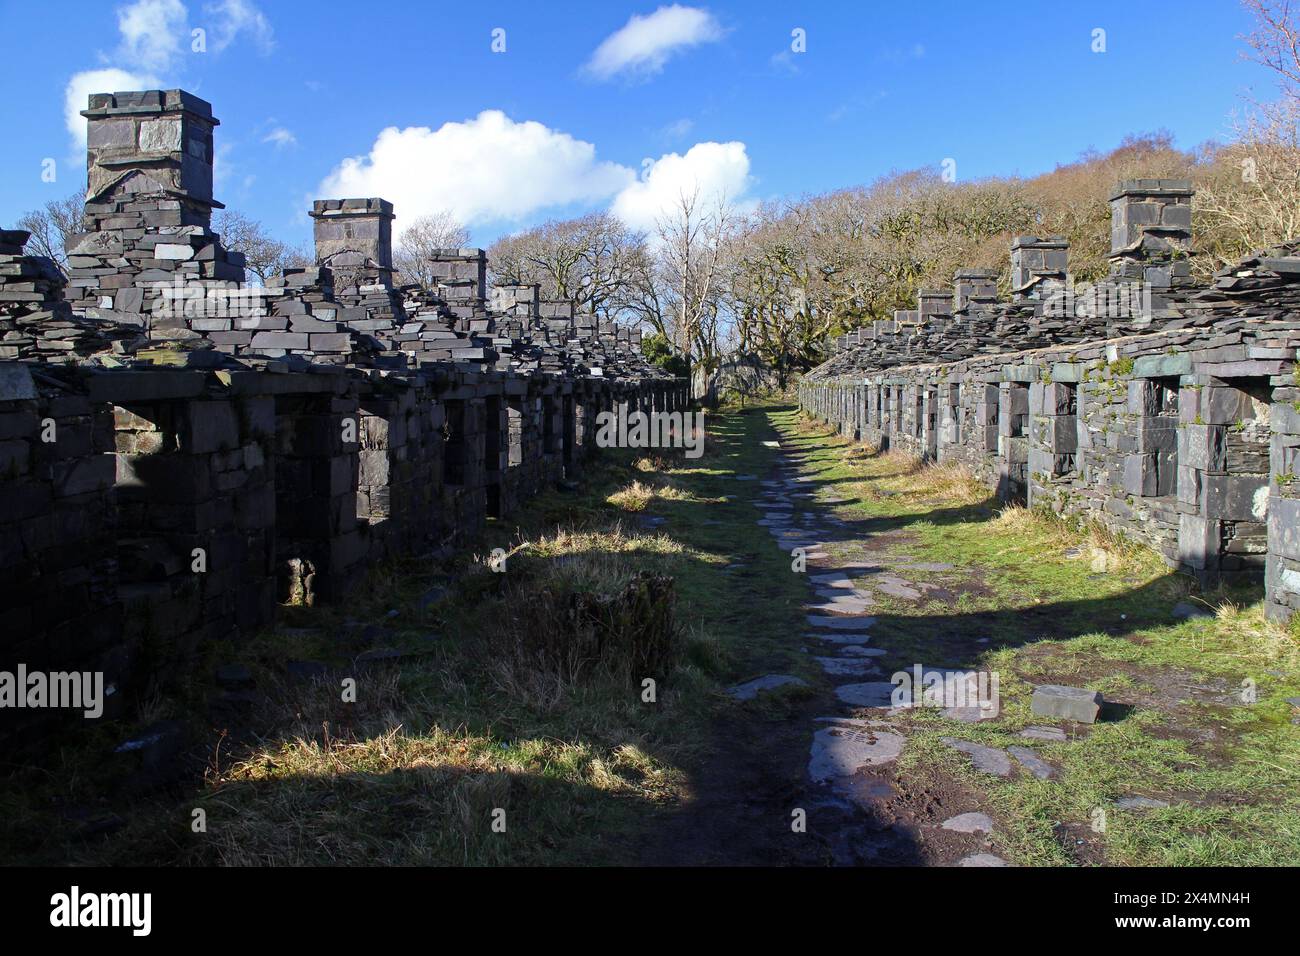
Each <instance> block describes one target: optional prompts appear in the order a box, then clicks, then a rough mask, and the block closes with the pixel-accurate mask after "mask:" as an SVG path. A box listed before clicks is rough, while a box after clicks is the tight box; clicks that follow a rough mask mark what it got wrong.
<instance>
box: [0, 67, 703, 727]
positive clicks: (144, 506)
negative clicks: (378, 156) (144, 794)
mask: <svg viewBox="0 0 1300 956" xmlns="http://www.w3.org/2000/svg"><path fill="white" fill-rule="evenodd" d="M83 115H84V116H85V117H86V118H87V121H88V145H87V157H88V169H89V187H88V192H87V203H86V213H85V222H84V232H83V233H82V234H80V235H78V236H76V237H73V238H72V239H71V240H70V241H69V243H68V249H67V251H68V254H69V266H70V277H69V278H68V280H67V282H66V284H65V282H64V281H63V279H62V277H61V276H60V274H59V272H58V270H57V268H56V267H55V266H54V264H53V263H51V262H49V261H48V260H44V259H41V258H39V257H35V256H27V255H24V253H23V247H24V244H25V242H26V241H27V238H28V236H27V234H26V233H22V232H17V231H4V232H0V501H3V502H4V507H3V508H0V634H2V635H3V638H2V641H3V643H2V644H0V646H2V647H3V653H0V670H9V671H12V670H13V669H14V667H15V666H16V665H17V664H18V663H22V664H24V665H26V667H27V668H28V669H29V670H30V669H42V670H46V671H60V670H63V671H67V670H78V671H87V670H94V671H102V672H104V673H105V683H106V686H108V687H109V688H111V689H112V694H111V695H110V711H111V710H112V706H113V705H112V701H115V700H117V701H120V700H121V699H122V698H123V697H124V696H125V692H126V691H127V690H128V689H130V688H132V687H139V686H142V685H143V684H144V683H145V682H147V681H149V680H153V679H158V678H163V679H165V678H166V677H168V676H169V675H176V674H183V673H184V672H185V670H186V668H187V667H188V666H190V665H191V664H192V662H193V660H194V654H195V652H196V651H197V650H198V649H199V648H200V647H202V646H204V645H205V644H208V643H210V642H213V641H219V640H225V639H230V638H239V637H247V636H250V635H252V634H253V633H255V632H256V631H258V630H259V629H262V628H265V627H267V626H269V625H270V624H272V623H273V620H274V616H275V611H276V607H277V605H278V604H280V603H283V602H295V603H301V604H308V605H311V604H316V603H318V602H322V601H324V602H328V601H335V600H337V599H338V598H339V597H340V596H341V595H344V594H346V593H347V592H348V590H349V589H350V588H353V587H355V586H357V584H358V583H359V582H360V581H361V579H362V573H363V571H364V570H365V569H366V568H367V567H368V566H369V565H371V564H373V563H374V562H376V561H378V560H381V559H383V558H385V557H388V556H391V555H398V554H430V553H440V552H444V551H445V549H447V548H448V547H449V546H452V545H454V544H456V543H458V542H461V541H463V540H465V539H466V537H467V536H469V535H472V534H473V533H474V532H475V531H476V529H478V528H479V527H481V526H482V524H483V522H484V521H485V520H486V519H488V518H499V517H503V516H505V515H507V514H509V513H510V512H511V511H512V510H513V509H515V508H518V507H519V506H520V504H521V503H523V502H524V501H526V500H527V499H528V498H529V497H530V496H531V495H534V494H536V493H537V492H539V491H541V490H542V489H544V488H545V487H547V486H550V485H554V484H555V483H556V482H559V481H564V480H571V479H573V478H574V477H576V476H578V475H580V474H581V469H582V463H583V459H584V458H585V457H587V456H588V455H590V454H591V453H592V452H593V451H594V448H595V428H594V417H595V415H597V414H598V413H599V412H601V411H613V410H616V409H619V408H625V409H628V410H638V409H639V410H643V411H647V412H652V411H671V410H680V409H684V408H685V405H686V402H687V399H688V396H687V383H686V382H685V380H679V379H674V378H672V377H670V376H668V375H667V374H666V373H663V372H662V371H661V370H659V369H657V368H655V367H653V366H650V365H649V364H648V363H646V362H645V360H644V359H643V358H642V356H641V349H640V338H639V334H638V333H635V332H630V331H629V330H627V329H624V328H621V327H618V328H616V327H614V326H613V325H612V324H606V323H601V322H598V321H597V320H596V319H595V318H594V317H592V316H587V315H581V314H576V313H575V311H574V308H573V305H572V303H545V302H540V301H539V300H538V297H537V290H536V288H532V289H531V290H529V289H528V288H518V287H515V288H507V289H502V290H494V291H493V292H492V294H491V296H490V297H489V295H488V292H487V289H486V266H487V260H486V257H485V255H484V253H483V252H482V250H478V249H454V250H439V251H438V253H437V254H436V259H435V262H434V269H435V273H436V275H437V277H438V279H437V285H436V287H434V288H424V287H421V286H418V285H397V284H395V283H396V282H397V279H396V278H395V273H394V271H393V263H392V240H391V235H392V232H391V230H392V220H393V217H394V210H393V207H392V204H390V203H388V202H386V201H384V200H383V199H379V198H374V197H370V198H359V199H353V198H344V199H327V200H320V201H317V202H316V203H314V204H313V207H312V210H311V213H310V214H311V216H312V218H313V221H314V231H315V240H316V260H317V261H316V263H315V265H313V266H312V267H309V268H300V269H289V270H286V272H285V273H284V274H283V275H279V276H275V277H273V278H271V279H270V280H269V281H268V282H267V283H266V284H265V286H264V287H260V286H249V285H248V283H247V282H246V275H245V272H244V263H243V259H242V256H241V255H239V254H238V253H235V252H232V251H229V250H227V249H225V247H224V246H223V245H222V242H221V237H220V236H219V235H217V234H216V233H214V232H213V231H212V230H211V213H212V210H213V209H214V208H220V204H219V203H218V202H216V201H215V199H214V198H213V195H212V158H213V130H214V128H215V127H216V126H217V125H218V122H217V120H216V119H215V118H214V117H213V115H212V109H211V107H210V105H209V104H207V103H206V102H204V101H203V100H200V99H199V98H197V97H195V96H193V95H191V94H189V93H186V92H183V91H180V90H167V91H158V90H153V91H144V92H131V93H112V94H95V95H92V96H91V97H90V103H89V108H88V109H87V110H86V111H85V112H84V113H83ZM15 713H18V714H22V715H23V719H24V720H32V719H35V718H40V717H41V716H42V715H43V714H45V713H47V712H40V711H7V712H6V718H5V720H6V723H5V725H4V726H2V727H0V738H3V737H5V736H6V735H8V734H11V733H12V732H13V731H14V730H15V729H16V728H15V725H14V724H13V715H14V714H15ZM24 729H26V730H32V729H33V727H32V726H29V725H24ZM29 737H30V735H29Z"/></svg>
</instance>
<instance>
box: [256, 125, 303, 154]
mask: <svg viewBox="0 0 1300 956" xmlns="http://www.w3.org/2000/svg"><path fill="white" fill-rule="evenodd" d="M262 142H264V143H273V144H274V145H275V148H276V149H284V148H285V147H287V146H297V145H298V137H297V136H294V135H293V132H292V131H291V130H287V129H285V128H284V127H283V126H277V127H276V128H275V129H273V130H271V132H269V133H267V134H266V135H265V136H263V137H262Z"/></svg>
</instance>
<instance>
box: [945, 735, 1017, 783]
mask: <svg viewBox="0 0 1300 956" xmlns="http://www.w3.org/2000/svg"><path fill="white" fill-rule="evenodd" d="M940 739H941V740H942V741H943V742H944V743H946V744H947V745H948V746H949V747H952V748H953V749H954V750H960V751H961V752H962V753H964V754H966V755H967V756H969V757H970V760H971V765H972V766H974V768H975V769H976V770H979V771H981V772H983V773H991V774H993V775H994V776H997V777H1009V776H1010V775H1011V758H1010V757H1008V756H1007V754H1006V751H1003V750H999V749H998V748H996V747H988V746H985V745H984V744H977V743H975V742H974V741H973V740H957V739H955V738H953V737H941V738H940Z"/></svg>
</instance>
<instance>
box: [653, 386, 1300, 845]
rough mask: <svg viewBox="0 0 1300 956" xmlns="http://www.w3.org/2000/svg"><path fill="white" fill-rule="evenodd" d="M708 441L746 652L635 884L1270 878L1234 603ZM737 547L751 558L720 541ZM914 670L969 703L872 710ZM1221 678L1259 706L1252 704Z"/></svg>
mask: <svg viewBox="0 0 1300 956" xmlns="http://www.w3.org/2000/svg"><path fill="white" fill-rule="evenodd" d="M736 422H747V424H745V425H744V426H743V427H735V423H736ZM715 425H716V426H717V428H718V431H719V434H717V435H715V434H714V433H713V431H712V430H711V433H710V441H711V442H716V444H715V447H714V450H713V454H714V455H716V456H717V459H716V460H717V461H718V462H719V465H720V466H722V467H723V468H725V464H724V463H725V462H727V461H731V462H733V466H734V467H735V469H736V470H735V471H727V470H724V471H722V472H721V473H720V474H718V479H719V480H720V481H721V482H722V486H723V487H725V489H726V491H727V494H726V495H725V496H723V498H722V499H721V500H722V501H724V502H725V503H723V504H722V507H721V508H720V509H718V511H715V512H714V517H716V518H723V519H724V521H725V523H726V524H728V525H730V526H731V527H733V528H735V532H734V538H733V542H732V546H731V548H730V549H729V550H730V551H731V552H732V554H733V558H732V560H733V564H731V565H729V566H728V567H727V574H728V575H730V576H731V579H732V582H733V583H732V584H731V585H730V586H728V587H727V588H726V589H725V591H724V592H723V593H720V594H718V595H717V596H716V602H717V604H718V605H720V606H725V607H726V608H727V610H726V611H724V612H722V614H723V615H724V618H729V619H735V620H740V621H741V622H742V627H743V626H744V624H743V622H744V621H746V620H747V621H748V622H749V626H750V628H751V634H752V637H750V638H748V639H745V638H742V639H741V640H740V642H739V646H738V648H737V650H736V654H735V660H734V662H733V666H731V667H730V668H729V670H730V672H731V674H732V675H733V677H734V680H733V682H732V683H731V684H730V685H729V686H728V687H727V688H726V694H727V695H729V697H730V698H731V704H730V706H729V707H724V708H722V709H721V711H720V713H719V715H718V716H716V717H715V719H714V721H713V724H712V729H711V732H710V734H709V737H710V739H709V741H708V746H707V751H708V756H707V757H706V758H705V759H704V760H702V761H700V762H698V764H697V765H696V766H694V767H692V769H691V776H690V788H689V790H690V793H689V796H688V798H687V799H686V800H685V801H684V803H683V804H682V805H681V806H679V807H678V808H676V809H675V810H674V811H672V812H670V813H668V814H667V819H666V820H665V821H664V822H663V823H662V825H661V826H659V827H657V829H656V834H655V838H654V839H653V840H652V842H651V845H650V846H649V847H648V849H646V850H645V851H643V852H642V854H641V859H642V860H643V861H644V862H649V863H672V864H754V863H765V864H769V865H770V864H782V863H786V864H821V865H841V866H872V865H921V866H963V867H981V866H1008V865H1044V864H1046V865H1063V864H1064V865H1071V864H1073V865H1107V864H1117V863H1118V864H1123V863H1128V862H1130V861H1137V862H1147V863H1150V862H1172V863H1174V864H1175V865H1189V864H1195V863H1201V864H1204V863H1209V862H1210V861H1226V860H1231V859H1244V858H1258V859H1261V860H1263V859H1286V858H1288V856H1289V854H1291V853H1292V849H1291V847H1290V843H1291V838H1290V837H1288V836H1286V835H1285V833H1283V832H1282V831H1280V830H1277V829H1275V827H1276V826H1278V825H1280V824H1281V821H1283V820H1284V819H1285V818H1286V817H1287V816H1288V815H1289V814H1290V813H1291V812H1292V811H1291V810H1290V809H1289V808H1290V805H1291V804H1292V803H1293V802H1294V797H1293V796H1291V795H1288V793H1289V788H1290V783H1289V781H1290V780H1291V779H1292V777H1291V775H1290V773H1289V772H1287V771H1286V770H1285V769H1284V767H1285V764H1284V763H1283V762H1282V761H1285V760H1286V759H1288V758H1287V757H1286V754H1287V753H1288V752H1290V751H1291V749H1292V747H1293V746H1294V733H1293V730H1294V728H1293V726H1292V715H1291V714H1290V712H1289V707H1288V706H1287V705H1286V702H1285V700H1284V699H1283V697H1284V696H1285V694H1286V693H1288V690H1287V688H1288V687H1290V686H1292V684H1293V682H1294V680H1295V667H1294V664H1295V662H1294V656H1295V653H1294V649H1293V644H1292V642H1291V641H1290V640H1288V639H1287V638H1286V637H1285V636H1284V635H1283V636H1279V634H1278V633H1275V632H1273V631H1270V630H1269V628H1268V625H1266V624H1265V623H1264V622H1263V620H1262V616H1261V614H1262V612H1261V611H1260V608H1259V605H1258V602H1257V595H1256V596H1254V598H1253V601H1254V602H1253V603H1252V595H1251V594H1247V593H1242V594H1236V593H1235V592H1234V593H1231V594H1228V593H1223V592H1219V593H1211V594H1202V593H1200V592H1198V591H1197V590H1196V589H1195V586H1194V584H1192V583H1191V582H1190V581H1189V580H1188V579H1187V578H1186V577H1185V576H1181V575H1176V574H1171V573H1169V571H1168V569H1167V568H1165V567H1164V566H1163V565H1162V564H1161V562H1160V561H1159V559H1158V557H1156V556H1155V555H1154V554H1152V553H1151V552H1148V551H1146V550H1145V549H1141V548H1138V547H1135V546H1132V545H1128V544H1126V543H1124V542H1123V541H1120V540H1117V539H1114V538H1110V537H1107V536H1105V535H1104V534H1103V533H1100V532H1098V531H1097V530H1095V529H1092V530H1089V529H1087V528H1076V527H1072V526H1069V525H1066V524H1063V523H1061V522H1059V521H1058V520H1057V519H1054V518H1052V517H1051V516H1047V515H1041V514H1038V513H1035V512H1030V511H1027V510H1026V509H1024V508H1010V509H1004V508H1003V506H1002V505H1001V504H1000V503H999V502H997V500H996V499H995V498H994V497H993V496H992V493H991V492H989V491H988V489H986V488H984V487H983V486H981V485H980V484H979V483H978V482H976V481H974V480H973V479H972V478H971V477H970V476H969V475H967V474H966V473H964V472H962V471H961V470H960V469H954V468H948V467H942V466H927V465H923V464H922V463H920V462H917V461H916V460H914V459H912V458H910V457H908V456H906V455H903V454H900V453H897V452H895V453H893V454H889V453H882V452H880V451H878V450H875V449H872V448H869V447H866V446H861V445H854V444H852V443H850V442H848V441H846V440H844V439H842V438H839V437H838V436H835V435H834V434H832V433H831V432H830V431H829V430H828V429H827V428H826V427H825V426H823V425H820V424H818V423H813V422H810V421H809V420H808V419H806V418H804V417H803V416H801V415H800V414H799V413H798V412H797V411H794V410H793V409H790V408H786V407H779V406H760V407H757V408H754V409H749V410H746V411H742V412H740V413H739V414H728V415H726V416H719V418H718V420H717V421H716V423H715ZM739 446H745V448H744V450H743V452H740V451H738V450H737V449H738V448H739ZM752 446H758V447H757V448H754V447H752ZM733 452H735V454H733ZM746 469H748V472H747V471H746ZM724 509H725V511H726V512H727V513H726V514H725V516H724V515H723V514H720V513H719V511H722V510H724ZM733 522H734V524H733ZM705 523H706V524H707V523H714V524H717V523H719V522H718V521H712V522H705ZM742 525H743V526H745V527H749V528H754V527H757V529H761V535H760V536H759V537H757V538H754V539H750V540H742V537H743V534H744V533H743V532H742V531H741V527H742ZM668 527H669V528H670V529H671V528H673V527H674V525H673V524H670V525H669V526H668ZM688 533H690V532H688ZM747 552H748V553H747ZM801 555H802V557H803V559H804V560H805V561H806V566H805V567H802V569H801V567H800V564H799V560H798V559H799V557H800V556H801ZM786 575H789V577H786ZM790 578H794V579H795V580H796V581H797V586H791V584H790ZM763 602H766V603H763ZM918 668H919V673H920V674H921V675H924V677H925V679H928V678H929V677H930V676H931V675H939V678H940V680H943V681H945V682H947V683H948V684H949V685H951V686H957V687H964V688H965V689H966V692H967V693H966V699H965V700H964V701H963V700H960V699H958V700H956V701H954V700H950V699H942V700H934V699H924V700H922V701H920V703H922V704H924V706H895V703H896V702H897V698H894V697H893V696H892V695H893V694H894V692H895V690H896V684H895V683H894V678H895V677H896V675H898V674H900V673H906V674H908V675H909V676H913V677H914V676H915V675H917V674H918ZM993 675H997V676H998V678H999V680H1000V686H996V685H991V679H992V676H993ZM1243 675H1244V676H1243ZM1243 680H1247V681H1248V682H1250V686H1251V687H1256V686H1257V687H1259V688H1264V687H1268V690H1267V691H1266V692H1265V691H1261V692H1260V694H1259V696H1258V698H1252V697H1250V696H1249V695H1246V694H1243V693H1242V691H1241V690H1240V689H1239V688H1240V687H1241V686H1244V685H1243V684H1242V681H1243ZM981 681H985V683H981ZM1044 684H1053V685H1068V686H1078V687H1087V688H1095V689H1099V690H1101V691H1103V692H1104V694H1105V704H1104V705H1103V708H1102V713H1101V714H1100V715H1099V717H1098V719H1097V722H1096V723H1095V724H1088V723H1077V722H1074V721H1070V720H1065V719H1053V718H1049V717H1043V716H1039V715H1036V714H1034V713H1033V711H1032V708H1031V700H1030V698H1031V696H1032V694H1033V691H1034V689H1035V687H1037V686H1041V685H1044ZM922 686H924V680H923V683H922ZM990 687H994V688H995V689H994V690H993V699H992V701H990V700H989V698H988V691H989V690H990ZM1278 695H1282V696H1278ZM949 696H951V695H949ZM990 703H991V704H992V706H990ZM981 705H983V706H981ZM1260 853H1262V854H1263V855H1262V856H1258V854H1260ZM1243 855H1244V856H1243Z"/></svg>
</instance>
